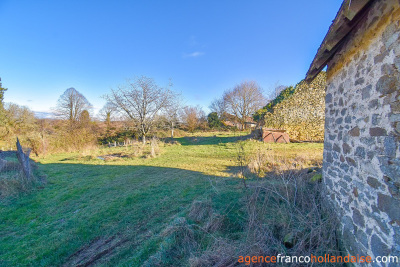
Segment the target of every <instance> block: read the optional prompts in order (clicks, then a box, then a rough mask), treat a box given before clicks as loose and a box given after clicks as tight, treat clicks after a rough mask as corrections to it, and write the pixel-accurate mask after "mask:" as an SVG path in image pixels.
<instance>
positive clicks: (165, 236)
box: [0, 133, 323, 266]
mask: <svg viewBox="0 0 400 267" xmlns="http://www.w3.org/2000/svg"><path fill="white" fill-rule="evenodd" d="M242 138H243V137H240V136H235V135H234V134H227V133H211V134H203V135H202V136H189V137H182V138H177V139H176V141H177V142H178V144H161V145H160V147H159V150H160V151H159V155H158V156H157V157H155V158H152V157H148V156H146V155H145V154H144V156H140V157H134V156H129V155H133V154H134V153H133V152H134V151H132V150H134V149H135V148H133V147H118V148H103V149H98V150H96V151H88V152H80V153H68V154H56V155H50V156H46V157H44V158H36V159H35V160H36V161H37V165H38V168H39V170H40V171H41V172H42V173H44V174H45V175H46V177H47V184H45V185H44V186H41V187H38V188H35V189H34V190H32V191H30V192H26V193H23V194H20V195H18V196H12V197H8V198H5V199H2V200H1V203H0V266H23V265H30V266H57V265H65V266H75V265H79V264H81V265H82V266H86V265H90V264H98V265H110V266H113V265H125V266H140V265H145V266H146V265H147V266H155V265H157V264H158V265H160V266H168V265H171V266H179V265H182V266H186V265H193V266H195V265H196V260H195V259H196V258H199V257H201V255H202V252H203V251H205V250H208V249H209V248H210V246H211V245H212V244H214V245H215V240H232V242H238V241H240V240H242V239H243V238H244V233H245V228H246V225H248V217H249V216H248V210H247V209H246V208H245V207H246V201H247V200H248V198H246V195H248V194H247V193H246V191H245V189H244V187H243V183H242V179H240V175H238V174H237V173H238V155H239V154H240V153H241V154H242V155H244V158H245V161H246V164H248V163H249V162H250V161H251V160H254V159H255V158H256V156H255V152H257V151H262V155H264V156H267V159H269V160H270V161H272V160H273V159H274V158H275V159H277V158H280V159H284V160H287V161H293V162H295V161H297V160H298V159H299V158H301V159H302V162H303V165H304V166H303V167H304V168H306V167H311V166H315V165H318V164H319V163H320V161H321V159H322V148H323V145H322V144H310V143H307V144H287V145H285V144H262V143H261V142H258V141H253V140H247V141H239V140H240V139H242ZM241 149H242V150H241ZM105 155H114V157H111V159H110V160H103V158H104V156H105ZM115 155H119V156H120V157H118V156H115ZM98 157H101V158H102V159H100V158H98ZM265 160H266V158H265V157H263V161H265ZM265 179H268V178H265ZM252 180H257V179H256V178H253V179H249V180H248V182H249V183H251V181H252ZM247 197H248V196H247ZM196 205H197V206H196ZM196 207H200V208H199V209H197V210H196ZM202 214H203V215H204V216H203V215H202ZM218 218H219V219H218ZM212 219H214V220H212ZM194 240H195V241H196V242H194ZM197 265H201V264H197Z"/></svg>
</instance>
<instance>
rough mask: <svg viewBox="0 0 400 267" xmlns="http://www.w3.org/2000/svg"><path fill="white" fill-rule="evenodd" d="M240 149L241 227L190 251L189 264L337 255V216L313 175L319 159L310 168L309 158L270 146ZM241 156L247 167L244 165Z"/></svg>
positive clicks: (221, 264)
mask: <svg viewBox="0 0 400 267" xmlns="http://www.w3.org/2000/svg"><path fill="white" fill-rule="evenodd" d="M238 151H239V153H242V155H240V157H238V159H239V161H238V165H239V166H238V167H239V169H240V172H241V173H242V174H244V175H240V176H239V178H242V179H243V180H246V183H244V184H243V187H245V188H247V189H245V194H244V196H243V197H242V199H241V203H243V207H242V209H243V211H244V213H245V214H246V215H245V225H244V226H243V229H244V231H243V232H242V233H240V234H239V233H238V234H239V236H240V238H239V239H236V240H229V239H227V238H225V237H224V238H222V237H221V238H217V239H215V241H214V242H211V243H209V244H208V245H207V248H206V249H205V250H204V251H202V252H198V253H197V255H195V256H194V257H191V259H190V261H189V262H190V265H191V266H234V265H237V264H238V259H239V256H276V255H278V254H281V255H285V256H309V255H311V254H313V255H317V256H318V255H321V256H323V255H324V254H330V255H340V254H341V251H340V249H339V246H338V236H339V233H338V232H337V229H338V221H337V218H336V217H335V213H334V211H333V210H332V208H331V207H330V206H329V204H328V203H327V202H326V199H325V194H324V188H323V185H322V183H320V181H319V180H317V181H313V179H312V177H313V176H315V175H316V174H318V173H319V172H320V167H321V166H320V165H319V164H320V163H319V164H316V166H314V167H312V168H310V167H309V159H307V158H302V157H297V158H294V159H290V160H289V159H287V158H286V159H285V158H279V157H276V156H274V155H273V151H269V153H267V152H266V151H268V150H266V151H260V150H257V151H255V153H252V154H251V155H243V154H244V153H245V152H243V151H244V150H243V149H240V148H239V150H238ZM257 154H258V155H257ZM245 158H248V159H249V162H248V164H249V165H248V169H247V170H243V169H244V167H243V162H242V161H243V159H245ZM264 173H265V174H264ZM251 175H253V176H251ZM241 176H242V177H241ZM260 177H261V178H260ZM199 214H200V213H199ZM291 266H301V263H292V265H291Z"/></svg>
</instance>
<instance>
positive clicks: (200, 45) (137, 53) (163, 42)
mask: <svg viewBox="0 0 400 267" xmlns="http://www.w3.org/2000/svg"><path fill="white" fill-rule="evenodd" d="M341 2H342V1H341V0H323V1H321V0H307V1H298V0H297V1H296V0H291V1H289V0H287V1H272V0H263V1H255V0H254V1H253V0H246V1H244V0H242V1H238V0H229V1H219V0H210V1H207V0H202V1H190V0H187V1H183V0H182V1H174V0H170V1H153V0H147V1H145V0H143V1H74V0H69V1H40V0H38V1H11V0H10V1H4V0H0V18H1V22H0V39H1V41H0V77H1V79H2V83H3V86H4V87H7V88H8V89H9V90H8V91H7V92H6V94H5V101H6V102H14V103H17V104H20V105H26V106H28V107H30V108H31V109H32V110H34V111H49V110H50V109H51V107H54V106H55V105H56V103H57V99H58V97H59V96H60V95H61V94H62V93H63V92H64V91H65V90H66V89H67V88H69V87H74V88H76V89H77V90H78V91H80V92H81V93H82V94H83V95H85V96H86V98H87V99H88V100H89V101H90V102H91V103H92V104H93V105H94V107H95V108H96V109H98V108H101V107H102V105H103V104H104V102H105V101H104V100H103V99H102V98H101V96H102V95H104V94H106V93H108V92H109V91H110V89H111V88H115V87H117V86H118V85H120V84H123V83H124V82H125V80H126V79H127V78H131V77H134V76H139V75H145V76H149V77H152V78H154V79H155V80H156V81H157V83H158V84H159V85H167V84H168V81H169V79H172V82H173V84H174V86H173V89H174V90H175V91H178V92H181V93H182V95H183V97H184V99H185V103H186V104H188V105H197V104H199V105H201V106H203V107H204V108H205V111H208V109H207V107H208V105H209V104H210V102H211V101H212V100H213V99H214V98H216V97H219V96H221V95H222V93H223V91H224V90H226V89H229V88H232V87H233V86H234V85H235V84H237V83H239V82H241V81H243V80H255V81H257V82H258V83H259V85H260V86H261V87H262V88H263V89H264V91H265V93H266V94H267V95H268V94H269V93H270V91H271V90H273V88H274V87H275V86H276V85H277V84H283V85H294V84H296V83H297V82H299V81H300V80H301V79H303V78H304V77H305V74H306V72H307V70H308V67H309V66H310V64H311V61H312V60H313V58H314V55H315V53H316V51H317V49H318V47H319V45H320V43H321V42H322V40H323V38H324V36H325V34H326V32H327V30H328V28H329V25H330V24H331V22H332V20H333V19H334V17H335V15H336V12H337V11H338V9H339V7H340V5H341Z"/></svg>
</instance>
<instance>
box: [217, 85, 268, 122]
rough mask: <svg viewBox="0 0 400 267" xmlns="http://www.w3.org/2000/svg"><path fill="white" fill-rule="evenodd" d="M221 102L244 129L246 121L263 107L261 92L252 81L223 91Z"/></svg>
mask: <svg viewBox="0 0 400 267" xmlns="http://www.w3.org/2000/svg"><path fill="white" fill-rule="evenodd" d="M223 100H224V103H225V107H226V110H227V112H228V113H230V114H232V115H234V116H235V117H237V119H238V120H239V122H240V123H241V124H242V125H243V127H244V128H245V127H246V121H247V119H248V118H250V117H251V116H252V115H253V114H254V113H255V112H256V111H257V110H258V109H260V108H262V107H263V106H264V105H265V97H264V95H263V93H262V90H261V88H260V86H258V84H257V83H256V82H254V81H245V82H242V83H240V84H238V85H236V86H235V87H234V88H233V89H231V90H228V91H225V93H224V95H223Z"/></svg>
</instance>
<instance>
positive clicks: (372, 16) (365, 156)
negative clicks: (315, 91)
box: [323, 0, 400, 266]
mask: <svg viewBox="0 0 400 267" xmlns="http://www.w3.org/2000/svg"><path fill="white" fill-rule="evenodd" d="M399 2H400V1H398V0H387V1H375V2H374V3H373V5H372V7H371V9H370V11H369V12H368V14H367V16H366V17H365V18H364V19H363V20H362V21H361V23H360V24H359V25H358V26H357V28H356V29H355V30H353V32H352V33H351V34H350V36H348V37H347V38H346V40H347V41H346V42H345V43H344V44H343V46H342V47H341V49H340V50H339V51H338V52H337V53H336V54H335V56H334V57H333V59H331V61H330V62H329V63H328V72H327V75H328V78H327V90H326V100H325V101H326V103H325V105H326V109H325V117H326V120H325V137H324V142H325V146H324V165H323V175H324V182H325V184H326V189H327V194H328V196H329V198H330V199H331V200H332V203H333V204H334V206H335V208H336V209H337V211H338V213H339V215H340V218H341V222H342V233H343V240H344V245H345V247H346V248H347V250H348V251H349V252H350V253H351V254H353V255H356V254H360V255H362V254H363V255H370V256H384V255H400V194H399V188H400V150H399V140H400V23H399V20H400V3H399ZM393 266H395V265H393Z"/></svg>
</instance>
